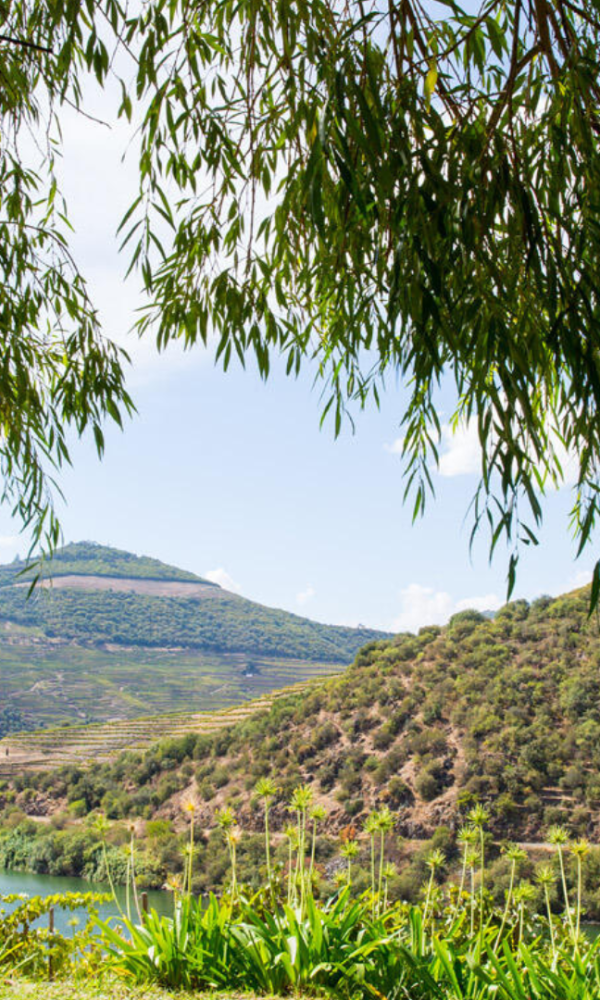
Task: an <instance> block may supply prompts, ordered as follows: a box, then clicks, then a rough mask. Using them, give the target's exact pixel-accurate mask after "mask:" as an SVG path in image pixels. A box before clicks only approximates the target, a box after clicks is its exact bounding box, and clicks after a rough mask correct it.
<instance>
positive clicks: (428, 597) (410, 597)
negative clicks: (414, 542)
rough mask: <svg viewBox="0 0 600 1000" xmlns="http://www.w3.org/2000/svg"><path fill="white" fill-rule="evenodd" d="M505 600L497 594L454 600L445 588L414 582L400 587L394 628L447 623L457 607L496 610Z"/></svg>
mask: <svg viewBox="0 0 600 1000" xmlns="http://www.w3.org/2000/svg"><path fill="white" fill-rule="evenodd" d="M501 604H502V601H501V599H500V598H499V597H498V595H497V594H481V595H478V596H476V597H464V598H461V599H460V600H458V601H456V600H454V599H453V598H452V597H451V596H450V594H448V593H446V591H444V590H434V588H433V587H424V586H423V585H422V584H420V583H411V584H409V586H408V587H405V588H404V589H403V590H401V591H400V613H399V614H398V615H397V617H396V618H395V619H394V620H393V622H392V625H391V627H392V630H393V631H394V632H407V631H408V632H416V631H417V629H420V628H422V627H423V626H424V625H444V624H445V623H446V622H447V621H448V619H449V618H450V617H451V615H454V614H456V613H457V611H465V610H466V609H467V608H474V609H475V610H476V611H495V610H496V609H497V608H499V607H500V606H501Z"/></svg>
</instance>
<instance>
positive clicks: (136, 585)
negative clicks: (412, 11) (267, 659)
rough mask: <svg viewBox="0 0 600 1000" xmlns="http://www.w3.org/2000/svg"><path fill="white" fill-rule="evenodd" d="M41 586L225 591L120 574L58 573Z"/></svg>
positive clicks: (176, 593) (155, 592)
mask: <svg viewBox="0 0 600 1000" xmlns="http://www.w3.org/2000/svg"><path fill="white" fill-rule="evenodd" d="M15 586H16V587H28V586H29V584H27V583H16V584H15ZM38 587H45V588H51V589H53V590H62V589H69V590H113V591H124V592H126V593H133V594H148V595H150V596H152V597H199V598H206V597H208V598H210V597H218V596H219V595H222V594H223V593H225V594H226V593H228V591H223V590H222V589H221V587H217V586H214V585H211V584H207V583H185V582H183V581H179V580H136V579H133V578H128V577H117V576H79V575H75V574H73V575H71V576H54V577H52V578H51V579H48V580H40V581H39V583H38Z"/></svg>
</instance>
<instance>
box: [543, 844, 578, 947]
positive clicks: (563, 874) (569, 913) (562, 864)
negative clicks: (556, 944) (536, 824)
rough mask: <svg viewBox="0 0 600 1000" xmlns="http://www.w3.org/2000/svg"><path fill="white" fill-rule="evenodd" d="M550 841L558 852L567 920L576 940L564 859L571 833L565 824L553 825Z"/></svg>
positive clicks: (572, 935)
mask: <svg viewBox="0 0 600 1000" xmlns="http://www.w3.org/2000/svg"><path fill="white" fill-rule="evenodd" d="M548 843H550V844H553V845H554V847H556V853H557V855H558V865H559V868H560V878H561V882H562V889H563V896H564V900H565V911H566V914H567V920H568V922H569V927H570V929H571V937H572V939H573V941H575V925H574V924H573V913H572V911H571V905H570V902H569V892H568V889H567V876H566V872H565V859H564V848H565V847H566V845H567V844H568V843H569V834H568V833H567V831H566V830H565V828H564V826H552V827H550V829H549V830H548Z"/></svg>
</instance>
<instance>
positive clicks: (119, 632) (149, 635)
mask: <svg viewBox="0 0 600 1000" xmlns="http://www.w3.org/2000/svg"><path fill="white" fill-rule="evenodd" d="M0 618H2V619H6V620H10V621H13V622H17V623H19V624H21V625H29V626H36V627H38V628H41V629H43V631H44V632H45V633H46V635H48V636H49V637H54V636H60V637H61V638H65V639H76V640H79V641H82V642H88V643H90V642H91V643H96V644H98V643H104V642H108V643H116V644H122V645H127V646H151V647H152V646H153V647H157V646H160V647H164V646H167V647H174V646H183V647H187V648H192V649H202V650H207V651H208V650H212V651H220V652H222V651H227V652H240V653H250V654H257V655H262V656H283V657H288V658H293V659H306V660H316V661H322V662H333V663H351V662H352V660H353V658H354V656H355V655H356V653H357V651H358V649H360V647H361V646H363V645H364V644H365V643H366V642H369V641H371V640H373V639H378V638H381V637H382V636H383V635H384V634H385V633H381V632H374V631H372V630H370V629H351V628H343V627H341V626H333V625H322V624H320V623H319V622H313V621H310V620H308V619H306V618H300V617H298V616H297V615H292V614H290V613H289V612H286V611H278V610H275V609H273V608H267V607H264V606H263V605H260V604H254V603H253V602H252V601H247V600H245V599H244V598H241V597H235V596H233V595H231V594H227V593H225V592H220V591H219V592H217V594H215V596H214V597H213V598H211V599H210V600H198V599H197V598H193V597H150V596H147V595H144V594H134V593H116V592H111V591H82V590H67V589H65V590H54V591H48V590H40V591H38V592H37V593H35V594H34V595H33V596H32V597H30V598H27V590H26V588H24V587H23V588H16V587H10V588H2V589H1V590H0Z"/></svg>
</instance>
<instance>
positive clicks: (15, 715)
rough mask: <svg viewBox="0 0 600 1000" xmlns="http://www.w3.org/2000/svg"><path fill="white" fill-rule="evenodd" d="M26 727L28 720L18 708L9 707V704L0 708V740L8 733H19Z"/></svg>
mask: <svg viewBox="0 0 600 1000" xmlns="http://www.w3.org/2000/svg"><path fill="white" fill-rule="evenodd" d="M28 728H30V722H29V720H28V719H27V718H26V717H25V716H24V715H23V713H22V712H20V711H19V709H18V708H11V706H10V705H5V706H4V707H3V708H0V740H1V739H2V738H3V737H4V736H8V734H9V733H19V732H21V731H22V730H23V729H28Z"/></svg>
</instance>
